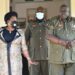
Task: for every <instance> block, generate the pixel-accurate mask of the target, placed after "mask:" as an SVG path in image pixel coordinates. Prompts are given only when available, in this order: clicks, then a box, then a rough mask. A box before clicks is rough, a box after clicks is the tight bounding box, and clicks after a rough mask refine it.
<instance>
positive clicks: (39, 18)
mask: <svg viewBox="0 0 75 75" xmlns="http://www.w3.org/2000/svg"><path fill="white" fill-rule="evenodd" d="M36 18H37V19H38V20H42V19H43V18H44V13H42V12H38V13H36Z"/></svg>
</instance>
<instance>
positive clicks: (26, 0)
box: [25, 0, 52, 2]
mask: <svg viewBox="0 0 75 75" xmlns="http://www.w3.org/2000/svg"><path fill="white" fill-rule="evenodd" d="M28 1H35V2H36V1H52V0H25V2H28Z"/></svg>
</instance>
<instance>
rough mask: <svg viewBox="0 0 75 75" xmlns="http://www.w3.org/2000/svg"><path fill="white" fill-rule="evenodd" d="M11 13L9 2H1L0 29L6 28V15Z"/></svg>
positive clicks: (4, 0)
mask: <svg viewBox="0 0 75 75" xmlns="http://www.w3.org/2000/svg"><path fill="white" fill-rule="evenodd" d="M8 11H9V0H0V27H2V26H5V22H4V15H5V13H6V12H8Z"/></svg>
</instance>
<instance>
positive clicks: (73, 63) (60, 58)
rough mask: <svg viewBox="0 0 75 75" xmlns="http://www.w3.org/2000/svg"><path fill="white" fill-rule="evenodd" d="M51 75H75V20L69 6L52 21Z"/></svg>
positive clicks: (50, 35)
mask: <svg viewBox="0 0 75 75" xmlns="http://www.w3.org/2000/svg"><path fill="white" fill-rule="evenodd" d="M47 38H48V40H50V57H49V58H50V75H75V19H74V18H72V17H70V16H69V8H68V6H67V5H62V6H61V7H60V14H59V16H55V17H53V18H51V19H50V32H49V34H48V36H47Z"/></svg>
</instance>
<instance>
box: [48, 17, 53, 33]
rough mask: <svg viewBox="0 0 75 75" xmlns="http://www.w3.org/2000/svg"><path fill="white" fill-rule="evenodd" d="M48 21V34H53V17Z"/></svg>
mask: <svg viewBox="0 0 75 75" xmlns="http://www.w3.org/2000/svg"><path fill="white" fill-rule="evenodd" d="M48 23H49V30H48V34H53V32H54V21H53V18H51V19H50V20H49V22H48Z"/></svg>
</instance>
